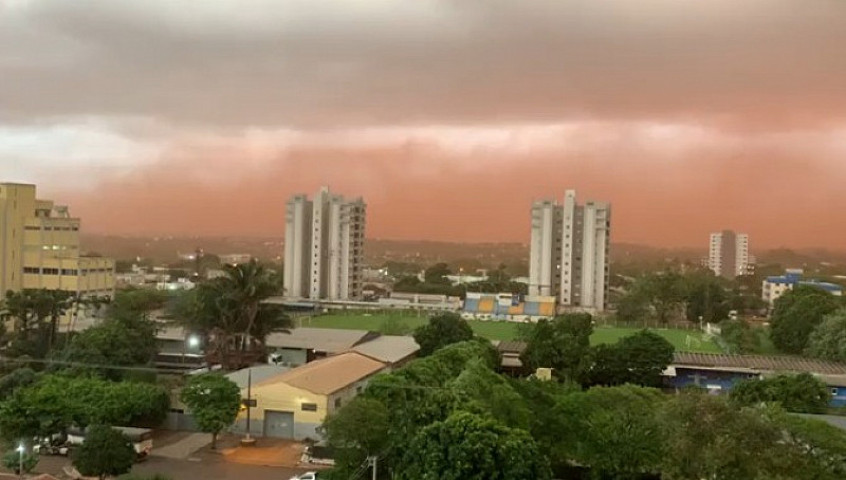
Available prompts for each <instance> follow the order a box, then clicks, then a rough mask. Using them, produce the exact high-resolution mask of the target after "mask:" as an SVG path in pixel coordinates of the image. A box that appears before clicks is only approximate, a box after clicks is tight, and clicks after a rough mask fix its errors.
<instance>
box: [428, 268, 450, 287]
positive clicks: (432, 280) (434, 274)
mask: <svg viewBox="0 0 846 480" xmlns="http://www.w3.org/2000/svg"><path fill="white" fill-rule="evenodd" d="M451 274H452V272H451V271H450V269H449V265H447V264H446V263H436V264H435V265H432V266H431V267H429V268H427V269H426V270H425V271H424V272H423V280H424V282H425V283H429V284H442V285H449V284H450V281H449V279H448V278H446V277H447V275H451Z"/></svg>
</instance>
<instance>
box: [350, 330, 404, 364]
mask: <svg viewBox="0 0 846 480" xmlns="http://www.w3.org/2000/svg"><path fill="white" fill-rule="evenodd" d="M419 350H420V345H417V342H416V341H414V338H413V337H405V336H396V335H382V336H381V337H378V338H374V339H373V340H370V341H367V342H364V343H360V344H358V345H356V346H355V347H353V351H355V352H358V353H361V354H363V355H367V356H368V357H370V358H375V359H376V360H379V361H380V362H385V363H391V364H393V363H397V362H400V361H402V360H405V359H406V358H408V357H410V356H412V355H414V354H415V353H417V352H418V351H419Z"/></svg>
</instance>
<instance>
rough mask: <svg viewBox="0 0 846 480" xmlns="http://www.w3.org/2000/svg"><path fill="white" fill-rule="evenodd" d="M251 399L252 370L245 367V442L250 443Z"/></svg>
mask: <svg viewBox="0 0 846 480" xmlns="http://www.w3.org/2000/svg"><path fill="white" fill-rule="evenodd" d="M252 399H253V368H252V367H247V441H250V411H251V410H252V406H251V405H250V401H251V400H252Z"/></svg>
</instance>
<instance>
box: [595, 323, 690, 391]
mask: <svg viewBox="0 0 846 480" xmlns="http://www.w3.org/2000/svg"><path fill="white" fill-rule="evenodd" d="M674 351H675V348H674V347H673V344H671V343H670V342H668V341H667V340H666V339H665V338H664V337H662V336H660V335H658V334H656V333H652V332H650V331H648V330H641V331H640V332H637V333H635V334H634V335H630V336H628V337H625V338H623V339H621V340H620V341H619V342H617V343H616V344H611V345H598V346H596V347H594V351H593V367H592V368H591V371H590V383H591V384H593V385H608V386H610V385H622V384H624V383H632V384H635V385H642V386H646V387H660V386H661V374H662V373H663V372H664V370H666V368H667V366H668V365H670V364H671V363H672V362H673V352H674Z"/></svg>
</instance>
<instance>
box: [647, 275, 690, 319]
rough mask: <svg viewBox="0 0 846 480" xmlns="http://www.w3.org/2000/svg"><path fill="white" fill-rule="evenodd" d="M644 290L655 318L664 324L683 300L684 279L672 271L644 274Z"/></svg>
mask: <svg viewBox="0 0 846 480" xmlns="http://www.w3.org/2000/svg"><path fill="white" fill-rule="evenodd" d="M643 281H644V282H645V285H644V287H643V288H644V290H645V292H646V295H647V296H648V298H649V299H650V303H651V305H652V309H653V311H654V312H655V318H656V319H657V320H658V321H659V322H660V323H662V324H666V323H668V322H669V321H670V319H671V318H672V317H673V315H674V314H675V312H676V311H677V310H678V309H679V308H680V307H681V305H682V304H683V302H684V293H685V292H684V279H683V277H682V276H681V275H679V274H678V273H676V272H673V271H665V272H662V273H659V274H655V275H648V276H646V277H645V278H644V279H643Z"/></svg>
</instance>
